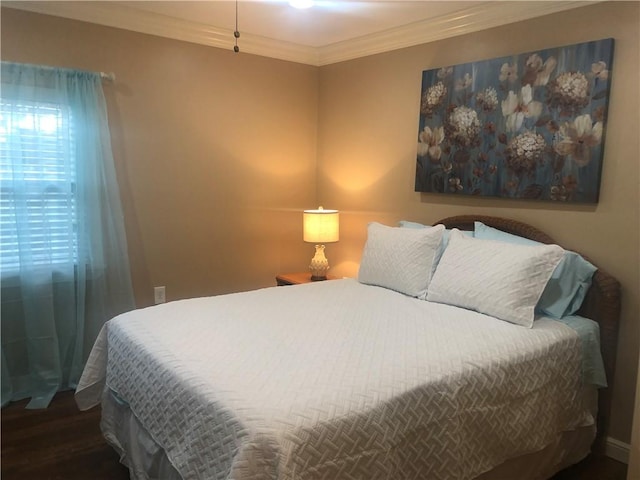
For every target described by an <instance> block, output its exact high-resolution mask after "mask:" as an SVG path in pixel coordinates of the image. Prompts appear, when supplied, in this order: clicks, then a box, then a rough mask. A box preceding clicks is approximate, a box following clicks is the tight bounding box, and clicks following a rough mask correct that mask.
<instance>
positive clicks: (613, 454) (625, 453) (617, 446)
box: [604, 437, 631, 464]
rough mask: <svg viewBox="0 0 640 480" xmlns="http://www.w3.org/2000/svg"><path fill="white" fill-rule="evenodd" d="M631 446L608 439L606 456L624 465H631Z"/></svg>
mask: <svg viewBox="0 0 640 480" xmlns="http://www.w3.org/2000/svg"><path fill="white" fill-rule="evenodd" d="M630 451H631V445H629V444H628V443H624V442H621V441H620V440H616V439H615V438H611V437H607V440H606V443H605V452H604V453H605V455H606V456H607V457H609V458H613V459H614V460H618V461H619V462H622V463H627V464H628V463H629V452H630Z"/></svg>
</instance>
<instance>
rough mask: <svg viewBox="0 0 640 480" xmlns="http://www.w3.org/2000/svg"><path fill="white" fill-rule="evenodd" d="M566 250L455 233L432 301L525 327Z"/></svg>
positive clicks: (434, 282)
mask: <svg viewBox="0 0 640 480" xmlns="http://www.w3.org/2000/svg"><path fill="white" fill-rule="evenodd" d="M563 254H564V250H563V249H562V248H561V247H559V246H558V245H539V246H528V245H516V244H510V243H506V242H500V241H495V240H479V239H476V238H469V237H466V236H464V235H463V234H462V233H461V232H460V231H459V230H457V229H454V230H453V231H452V232H451V235H450V238H449V246H448V247H447V249H446V250H445V251H444V254H443V255H442V258H441V259H440V263H438V268H437V269H436V272H435V273H434V275H433V279H432V281H431V284H430V285H429V293H428V294H427V300H429V301H431V302H439V303H447V304H449V305H455V306H458V307H464V308H468V309H471V310H476V311H478V312H481V313H485V314H487V315H492V316H494V317H497V318H499V319H501V320H506V321H508V322H512V323H516V324H518V325H522V326H525V327H529V328H531V327H532V326H533V319H534V309H535V306H536V304H537V303H538V299H539V298H540V295H542V291H543V290H544V287H545V286H546V284H547V282H548V281H549V278H550V277H551V274H552V273H553V270H554V269H555V268H556V266H557V265H558V263H559V262H560V260H561V259H562V256H563Z"/></svg>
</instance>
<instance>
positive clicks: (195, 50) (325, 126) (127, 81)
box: [1, 2, 640, 442]
mask: <svg viewBox="0 0 640 480" xmlns="http://www.w3.org/2000/svg"><path fill="white" fill-rule="evenodd" d="M638 7H639V5H638V4H636V3H635V2H628V3H623V2H615V3H610V4H606V5H601V4H598V5H594V6H589V7H585V8H581V9H579V10H572V11H570V12H565V13H561V14H557V15H553V16H550V17H545V18H540V19H537V20H531V21H528V22H523V23H519V24H515V25H511V26H506V27H501V28H497V29H492V30H489V31H484V32H480V33H476V34H471V35H466V36H461V37H457V38H453V39H449V40H445V41H440V42H434V43H430V44H426V45H421V46H417V47H412V48H408V49H404V50H400V51H396V52H390V53H386V54H380V55H375V56H371V57H367V58H363V59H358V60H353V61H348V62H342V63H339V64H336V65H330V66H325V67H322V68H320V69H318V68H314V67H309V66H304V65H298V64H294V63H289V62H283V61H278V60H273V59H267V58H261V57H257V56H252V55H246V54H240V55H234V54H233V53H232V52H228V51H224V50H219V49H213V48H208V47H204V46H198V45H193V44H189V43H185V42H178V41H173V40H167V39H162V38H158V37H153V36H148V35H142V34H137V33H132V32H127V31H123V30H117V29H111V28H107V27H100V26H96V25H90V24H85V23H82V22H75V21H70V20H64V19H59V18H55V17H48V16H43V15H37V14H32V13H26V12H20V11H15V10H10V9H2V25H1V27H2V32H1V33H2V45H1V48H2V59H3V60H11V61H19V62H29V63H39V64H48V65H57V66H67V67H75V68H83V69H88V70H102V71H113V72H115V74H116V76H117V81H116V82H115V84H113V85H108V84H107V85H105V93H106V96H107V103H108V107H109V116H110V124H111V129H112V136H113V149H114V156H115V161H116V167H117V171H118V178H119V182H120V187H121V196H122V198H123V202H124V208H125V221H126V226H127V235H128V241H129V250H130V255H131V263H132V274H133V278H134V287H135V290H136V298H137V302H138V304H139V305H140V306H143V305H148V304H150V303H151V302H152V286H153V285H166V286H167V297H168V299H170V300H171V299H176V298H184V297H190V296H197V295H206V294H212V293H213V294H215V293H224V292H230V291H237V290H245V289H250V288H255V287H260V286H266V285H271V284H273V276H274V274H275V273H277V272H283V271H296V270H303V269H304V266H306V265H307V264H308V261H309V258H310V257H311V255H312V253H313V252H312V248H311V249H310V247H309V246H308V245H306V244H304V243H302V241H301V222H300V217H301V215H300V210H301V209H303V208H308V207H310V206H315V205H316V204H323V205H324V206H325V207H327V208H339V209H341V211H342V215H341V220H342V223H341V241H340V242H339V243H337V244H333V245H330V246H328V247H327V255H328V257H329V260H330V262H331V263H332V265H334V268H333V273H334V274H339V275H355V273H356V272H357V266H358V263H359V261H360V252H361V249H362V245H363V244H364V241H365V225H366V223H367V222H368V221H371V220H378V221H383V222H386V223H389V224H392V223H394V222H396V221H397V220H399V219H403V218H404V219H411V220H419V221H424V222H432V221H434V220H437V219H438V218H441V217H444V216H448V215H455V214H460V213H468V212H475V213H487V214H492V215H501V216H505V217H511V218H517V219H520V220H524V221H527V222H530V223H531V224H533V225H535V226H537V227H539V228H541V229H542V230H545V231H547V232H549V233H551V234H552V235H553V236H554V237H555V238H556V239H557V240H558V241H559V242H561V243H563V244H564V245H566V246H568V247H571V248H574V249H577V250H580V251H582V252H584V253H586V254H588V255H589V256H590V257H592V258H593V259H594V261H596V262H597V263H599V264H601V265H602V266H603V267H604V268H606V269H607V270H609V271H610V272H611V273H613V274H614V275H616V276H617V277H618V278H619V279H620V280H621V282H622V285H623V294H624V300H623V318H622V325H621V336H620V348H619V356H618V375H617V377H616V380H615V387H614V412H613V428H612V430H611V435H612V436H613V437H615V438H617V439H619V440H621V441H624V442H628V441H629V439H630V429H631V427H630V423H631V412H632V410H633V398H634V390H635V378H636V377H635V375H636V373H635V372H636V364H637V359H638V338H639V328H638V318H637V314H638V310H639V304H638V290H639V289H640V281H639V279H638V276H639V274H638V262H639V259H638V244H639V239H638V217H639V215H640V212H639V198H638V183H639V181H638V158H639V155H638V154H639V153H640V148H639V144H638V130H639V129H638V124H639V122H638V112H640V108H639V107H640V106H639V105H638V103H639V102H638V87H637V82H638V78H639V75H638V73H639V70H638V58H637V55H638V47H639V37H638V31H639V28H640V24H639V22H638V17H639V15H638V14H639V8H638ZM605 37H614V38H615V39H616V46H615V54H614V68H613V91H612V95H611V103H610V118H609V124H608V126H607V138H606V151H605V162H604V171H603V180H602V190H601V200H600V202H599V204H598V205H597V206H578V207H576V206H571V207H563V206H557V205H551V204H545V203H533V202H513V201H505V200H488V199H464V198H462V199H458V198H455V199H452V198H450V197H448V196H447V197H441V196H435V195H427V194H417V193H414V192H413V180H414V168H415V167H414V165H415V153H416V137H417V131H416V130H417V120H418V100H419V95H420V79H421V72H422V70H425V69H429V68H434V67H438V66H443V65H450V64H457V63H464V62H468V61H473V60H478V59H482V58H491V57H495V56H501V55H506V54H510V53H514V52H522V51H531V50H535V49H540V48H544V47H550V46H556V45H562V44H570V43H577V42H581V41H587V40H593V39H598V38H605ZM505 38H506V39H508V41H505V40H504V39H505ZM316 135H317V138H316ZM316 157H317V158H316ZM316 168H317V171H316Z"/></svg>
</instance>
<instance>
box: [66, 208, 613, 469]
mask: <svg viewBox="0 0 640 480" xmlns="http://www.w3.org/2000/svg"><path fill="white" fill-rule="evenodd" d="M476 222H479V223H476ZM438 225H443V226H444V227H446V228H447V229H446V230H445V228H444V227H442V226H438ZM478 225H482V226H483V228H484V230H483V232H484V233H487V232H488V234H490V235H502V234H503V233H506V234H512V235H515V236H517V237H518V240H517V241H516V243H517V242H521V241H522V240H521V239H530V240H533V241H535V242H539V244H540V245H538V244H536V245H517V244H516V243H513V244H510V243H509V242H506V241H505V242H502V241H500V240H495V239H480V238H478V239H476V238H475V237H474V233H473V232H474V230H475V231H476V232H477V231H479V230H478V228H479V227H478ZM411 227H415V228H411ZM464 232H467V233H464ZM445 239H446V241H445ZM494 242H500V243H494ZM552 244H553V241H552V239H551V238H550V237H548V236H547V235H546V234H544V233H542V232H540V231H539V230H536V229H535V228H533V227H531V226H529V225H526V224H524V223H521V222H517V221H514V220H507V219H501V218H495V217H486V216H475V217H471V216H463V217H451V218H447V219H443V220H441V221H439V222H436V226H435V227H426V226H420V225H403V227H402V228H396V227H387V226H380V225H378V224H373V225H370V226H369V231H368V239H367V245H366V246H365V250H364V251H363V259H362V264H361V267H360V272H359V276H358V279H340V280H331V281H326V282H312V283H310V284H305V285H297V286H287V287H271V288H265V289H260V290H255V291H251V292H243V293H237V294H230V295H222V296H218V297H208V298H197V299H190V300H183V301H177V302H170V303H167V304H163V305H159V306H155V307H150V308H146V309H140V310H137V311H134V312H129V313H126V314H123V315H121V316H119V317H116V318H115V319H113V320H111V321H110V322H108V323H107V324H106V325H105V328H103V330H102V331H101V333H100V335H99V337H98V340H97V341H96V343H95V345H94V348H93V350H92V352H91V355H90V358H89V361H88V363H87V366H86V368H85V371H84V374H83V377H82V379H81V382H80V384H79V386H78V388H77V390H76V401H77V403H78V405H79V407H80V408H81V409H86V408H91V407H92V406H94V405H96V404H98V403H102V423H101V427H102V430H103V433H104V435H105V438H106V439H107V441H108V442H109V443H110V444H111V445H112V446H113V447H114V448H115V449H116V450H117V451H118V452H119V453H120V455H121V461H122V462H123V463H124V464H125V465H127V466H128V467H129V470H130V472H131V477H132V478H136V479H137V478H162V479H167V480H170V479H173V478H175V479H180V478H182V479H184V480H186V479H191V478H194V479H195V478H206V479H234V480H247V479H256V480H257V479H278V480H284V479H301V480H306V479H374V478H381V479H382V478H384V479H410V478H415V479H456V480H462V479H472V478H475V479H482V480H488V479H492V478H502V479H507V478H519V479H528V478H531V479H534V478H549V477H550V476H552V475H553V474H554V473H556V472H557V471H559V470H560V469H562V468H564V467H566V466H568V465H570V464H572V463H575V462H578V461H580V460H581V459H582V458H584V457H585V456H586V455H587V454H588V453H589V451H590V450H592V449H593V448H596V449H597V448H598V446H599V445H600V444H601V439H602V438H604V436H605V435H606V429H607V425H608V411H609V405H610V404H609V396H608V393H607V392H608V389H606V388H603V387H605V385H606V382H607V381H608V382H609V384H610V383H611V380H612V378H613V372H614V367H615V347H616V341H617V328H618V327H617V325H618V319H619V308H620V293H619V284H618V282H617V281H616V280H615V279H614V278H613V277H611V276H610V275H608V274H607V273H606V272H604V271H603V270H602V269H597V270H596V269H595V267H593V270H594V271H592V272H591V274H590V275H589V277H590V278H589V280H590V281H589V285H586V284H585V285H586V286H585V285H582V287H581V288H583V287H584V292H583V296H584V299H582V298H581V299H580V302H579V303H580V305H575V304H574V305H573V308H574V309H577V307H579V309H577V310H576V311H572V312H571V315H567V316H566V317H562V318H561V319H557V318H553V317H552V316H551V313H548V314H547V313H545V312H544V311H543V312H542V313H540V312H538V311H537V309H538V307H540V302H539V301H538V299H539V298H543V297H544V296H545V294H546V291H547V290H546V289H547V288H548V286H549V284H550V283H551V280H550V276H551V275H552V272H555V271H556V268H557V267H558V265H559V264H560V263H561V262H562V261H564V260H565V256H566V255H567V253H566V251H564V250H562V249H561V248H560V247H557V246H555V245H552ZM445 245H446V248H445ZM496 246H499V255H497V256H495V252H496ZM525 254H526V255H525ZM468 255H469V256H468ZM474 255H475V256H474ZM478 255H480V256H478ZM483 255H484V257H483ZM486 255H489V256H491V258H489V261H488V263H487V264H486V265H484V266H483V267H482V268H481V269H479V270H480V271H478V269H477V268H472V267H475V266H477V265H480V264H481V263H482V261H484V259H486ZM466 256H468V257H466ZM523 256H526V257H527V261H526V262H525V263H526V266H522V265H524V263H522V262H521V258H524V257H523ZM529 257H531V258H529ZM514 258H515V260H513V259H514ZM474 259H476V260H478V261H476V260H474ZM496 259H497V260H498V261H497V260H496ZM585 261H586V262H587V263H590V262H588V260H585ZM514 262H515V263H514ZM500 263H502V264H503V265H502V266H500V265H499V266H498V267H496V266H495V265H496V264H500ZM521 263H522V265H521ZM534 264H535V268H533V267H532V265H534ZM470 265H471V266H470ZM521 266H522V268H521ZM525 267H526V268H525ZM465 268H468V270H467V271H466V272H465V273H462V270H464V269H465ZM494 268H498V270H497V273H495V272H493V270H492V269H494ZM532 268H533V270H532ZM500 269H502V270H500ZM424 272H428V274H424ZM518 272H520V273H518ZM553 274H554V275H555V273H553ZM487 275H489V277H490V278H491V279H496V282H498V283H497V284H496V285H497V286H492V285H490V284H489V283H487V278H489V277H487ZM513 275H520V277H521V278H520V280H513V278H515V277H513ZM425 278H426V280H425ZM522 279H524V281H525V283H527V282H530V284H529V283H527V286H526V288H525V287H522V286H518V288H515V289H511V288H510V287H509V285H519V282H520V283H521V280H522ZM473 282H476V283H475V284H474V283H473ZM478 282H480V283H478ZM500 282H502V284H504V283H505V282H506V283H507V284H508V286H507V287H506V288H503V287H501V286H500ZM478 284H480V285H482V291H483V292H484V294H481V295H479V294H477V293H478V291H479V288H478ZM452 285H453V288H452ZM474 285H475V286H474ZM466 288H471V289H472V290H473V289H475V290H473V292H472V293H473V294H472V295H470V296H466V297H465V296H464V295H463V294H462V293H461V292H464V291H465V289H466ZM523 288H525V289H524V290H523ZM542 289H545V291H544V292H542V297H541V293H540V292H541V291H542ZM512 290H513V291H512ZM531 292H533V293H531ZM536 292H537V293H536ZM503 295H506V297H505V299H506V300H505V301H502V300H501V298H502V296H503ZM509 295H511V297H509ZM529 297H531V298H529ZM534 297H535V298H534ZM532 298H533V300H531V299H532ZM514 299H515V300H514ZM511 301H515V304H513V305H515V306H513V305H512V306H509V308H506V307H505V306H504V305H506V304H507V303H509V302H511ZM531 301H533V305H529V303H531ZM465 302H471V303H465ZM474 302H475V303H474ZM525 303H527V304H526V305H524V304H525ZM574 303H575V302H574ZM456 304H457V305H456ZM509 305H511V304H509ZM534 306H535V308H536V313H535V314H534V313H533V308H534ZM534 318H535V320H534ZM589 319H591V320H589ZM598 340H599V341H598ZM605 376H606V379H605ZM607 379H608V380H607ZM598 393H599V395H598ZM596 418H597V422H596ZM596 426H597V428H596Z"/></svg>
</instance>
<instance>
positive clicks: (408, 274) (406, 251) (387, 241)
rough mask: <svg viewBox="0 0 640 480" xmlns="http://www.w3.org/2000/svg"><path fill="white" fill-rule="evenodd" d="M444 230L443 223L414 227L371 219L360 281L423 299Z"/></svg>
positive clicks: (360, 271) (359, 273)
mask: <svg viewBox="0 0 640 480" xmlns="http://www.w3.org/2000/svg"><path fill="white" fill-rule="evenodd" d="M443 232H444V226H442V225H436V226H435V227H432V228H422V229H413V228H394V227H388V226H386V225H381V224H379V223H375V222H373V223H370V224H369V226H368V227H367V243H366V244H365V246H364V251H363V252H362V261H361V263H360V270H359V272H358V281H360V282H361V283H366V284H369V285H377V286H379V287H385V288H389V289H391V290H395V291H397V292H400V293H404V294H405V295H410V296H412V297H418V298H420V299H424V298H425V296H426V294H427V287H428V286H429V282H430V281H431V272H432V266H433V262H434V260H435V258H436V253H437V252H438V248H439V247H440V242H441V241H442V233H443Z"/></svg>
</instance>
